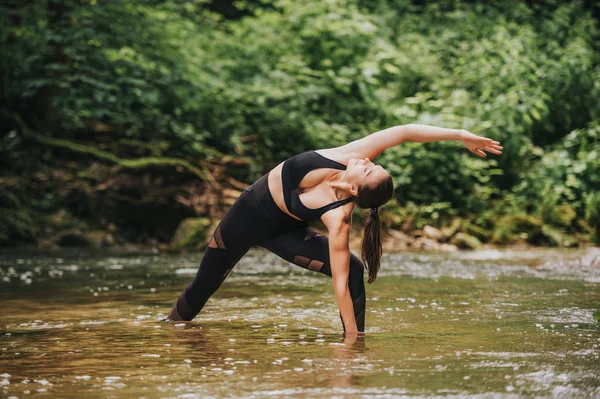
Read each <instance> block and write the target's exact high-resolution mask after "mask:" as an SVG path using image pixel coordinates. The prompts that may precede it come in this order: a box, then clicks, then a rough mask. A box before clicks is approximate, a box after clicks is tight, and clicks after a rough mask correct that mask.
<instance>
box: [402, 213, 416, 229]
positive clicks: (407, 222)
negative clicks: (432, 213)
mask: <svg viewBox="0 0 600 399" xmlns="http://www.w3.org/2000/svg"><path fill="white" fill-rule="evenodd" d="M414 229H415V223H414V220H413V218H412V216H407V217H406V218H405V219H404V220H403V221H402V224H401V225H400V230H402V231H403V232H405V233H408V232H409V231H412V230H414Z"/></svg>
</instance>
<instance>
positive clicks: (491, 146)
mask: <svg viewBox="0 0 600 399" xmlns="http://www.w3.org/2000/svg"><path fill="white" fill-rule="evenodd" d="M461 140H462V142H463V143H465V146H466V147H467V148H468V149H469V151H471V152H472V153H473V154H476V155H479V156H480V157H481V158H485V157H486V153H485V152H484V151H487V152H489V153H491V154H496V155H500V154H502V146H501V145H500V142H498V141H494V140H492V139H488V138H486V137H481V136H477V135H476V134H473V133H471V132H468V131H466V130H463V131H462V137H461Z"/></svg>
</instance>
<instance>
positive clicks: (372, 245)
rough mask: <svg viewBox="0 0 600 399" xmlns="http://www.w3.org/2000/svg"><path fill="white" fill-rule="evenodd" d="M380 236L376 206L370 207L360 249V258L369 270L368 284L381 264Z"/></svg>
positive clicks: (373, 278)
mask: <svg viewBox="0 0 600 399" xmlns="http://www.w3.org/2000/svg"><path fill="white" fill-rule="evenodd" d="M381 236H382V231H381V222H380V220H379V211H378V208H371V213H370V215H369V219H367V222H366V223H365V229H364V234H363V239H362V245H361V251H360V252H361V257H362V260H363V262H364V263H365V265H366V266H365V267H366V268H367V269H368V270H369V279H368V280H367V282H368V283H369V284H371V283H372V282H373V281H375V279H376V278H377V272H378V271H379V267H380V265H381V254H382V252H383V249H382V246H381Z"/></svg>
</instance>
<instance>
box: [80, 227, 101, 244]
mask: <svg viewBox="0 0 600 399" xmlns="http://www.w3.org/2000/svg"><path fill="white" fill-rule="evenodd" d="M82 235H83V238H84V239H85V240H86V241H87V242H88V243H89V244H88V246H89V247H92V248H102V247H103V246H104V240H105V238H106V233H105V232H104V231H102V230H92V231H86V232H84V233H83V234H82Z"/></svg>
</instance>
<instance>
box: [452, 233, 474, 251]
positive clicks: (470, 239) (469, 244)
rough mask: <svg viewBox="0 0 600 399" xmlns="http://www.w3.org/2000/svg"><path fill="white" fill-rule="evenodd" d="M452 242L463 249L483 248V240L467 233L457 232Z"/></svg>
mask: <svg viewBox="0 0 600 399" xmlns="http://www.w3.org/2000/svg"><path fill="white" fill-rule="evenodd" d="M450 243H451V244H453V245H456V246H457V247H458V248H461V249H478V248H481V241H479V240H478V239H477V237H474V236H471V235H469V234H466V233H456V235H455V236H454V237H452V240H450Z"/></svg>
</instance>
